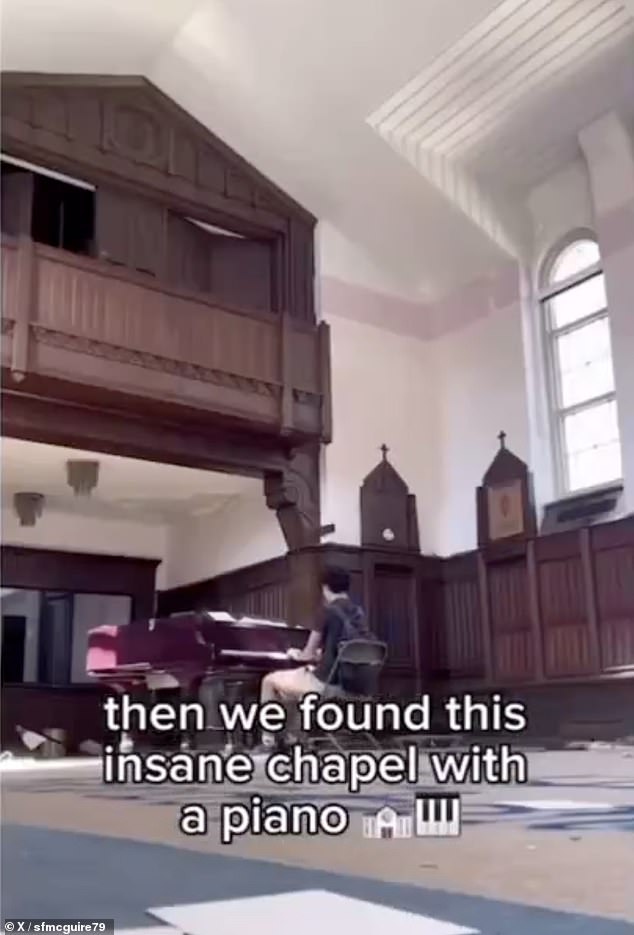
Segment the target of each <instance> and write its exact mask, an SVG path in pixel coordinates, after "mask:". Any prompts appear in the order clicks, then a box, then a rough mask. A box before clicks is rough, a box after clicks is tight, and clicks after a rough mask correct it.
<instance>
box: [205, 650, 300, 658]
mask: <svg viewBox="0 0 634 935" xmlns="http://www.w3.org/2000/svg"><path fill="white" fill-rule="evenodd" d="M219 655H220V656H231V657H234V658H235V659H271V660H274V661H277V660H279V661H281V660H282V659H284V660H288V653H267V652H262V651H260V652H258V651H257V650H255V649H221V650H220V653H219Z"/></svg>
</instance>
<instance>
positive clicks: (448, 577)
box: [431, 555, 484, 678]
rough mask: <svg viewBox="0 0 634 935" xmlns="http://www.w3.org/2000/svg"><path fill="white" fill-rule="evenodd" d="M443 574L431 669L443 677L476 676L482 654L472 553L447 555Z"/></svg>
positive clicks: (479, 670) (476, 573)
mask: <svg viewBox="0 0 634 935" xmlns="http://www.w3.org/2000/svg"><path fill="white" fill-rule="evenodd" d="M442 576H443V577H442V592H441V593H442V615H438V617H437V618H436V626H435V627H433V629H432V642H431V657H432V660H433V666H432V671H433V672H434V674H435V675H436V676H437V677H438V676H440V677H445V678H447V677H449V678H451V677H453V678H460V677H466V676H477V675H479V674H481V672H482V670H483V666H484V657H483V634H482V619H481V613H480V602H479V592H478V572H477V565H476V562H475V557H474V556H473V555H469V556H462V555H459V556H455V557H454V558H451V559H446V560H445V561H444V562H443V573H442Z"/></svg>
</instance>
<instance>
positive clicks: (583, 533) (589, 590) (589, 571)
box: [579, 529, 602, 674]
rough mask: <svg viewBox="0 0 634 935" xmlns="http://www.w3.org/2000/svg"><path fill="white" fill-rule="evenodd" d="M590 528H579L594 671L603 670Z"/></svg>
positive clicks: (589, 640)
mask: <svg viewBox="0 0 634 935" xmlns="http://www.w3.org/2000/svg"><path fill="white" fill-rule="evenodd" d="M590 536H591V532H590V530H589V529H580V530H579V548H580V551H581V566H582V568H583V585H584V590H585V598H586V613H587V627H588V644H589V647H590V661H591V665H592V672H593V673H596V674H598V673H599V672H601V667H602V660H601V636H600V633H599V613H598V610H597V595H596V585H595V580H594V568H593V565H592V543H591V541H590Z"/></svg>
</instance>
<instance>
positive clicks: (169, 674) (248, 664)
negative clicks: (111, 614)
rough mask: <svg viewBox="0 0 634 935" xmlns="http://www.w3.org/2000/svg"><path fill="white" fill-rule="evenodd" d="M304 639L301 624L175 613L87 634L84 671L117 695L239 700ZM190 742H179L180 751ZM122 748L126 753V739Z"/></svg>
mask: <svg viewBox="0 0 634 935" xmlns="http://www.w3.org/2000/svg"><path fill="white" fill-rule="evenodd" d="M308 636H309V631H308V630H306V629H304V628H302V627H289V626H287V625H286V624H285V623H284V622H282V621H277V620H265V619H260V618H254V617H246V616H243V617H234V616H232V615H231V614H229V613H226V612H225V611H204V612H192V613H181V614H173V615H172V616H170V617H158V618H154V619H150V620H140V621H134V622H132V623H130V624H127V625H125V626H118V627H116V626H102V627H97V628H96V629H94V630H91V631H90V632H89V634H88V653H87V660H86V670H87V672H88V674H89V675H91V676H92V677H93V678H94V679H95V680H97V681H99V682H102V683H103V684H105V685H107V686H108V687H110V688H111V689H112V690H113V691H115V692H119V693H122V692H129V693H134V694H140V695H141V696H143V695H147V692H150V693H152V697H156V696H155V695H154V693H155V692H161V691H164V690H170V692H174V691H177V692H178V694H179V695H180V696H181V697H182V698H183V699H187V700H198V699H199V698H200V700H202V701H205V699H206V700H207V701H208V700H209V698H210V697H211V696H212V695H213V697H214V699H215V700H216V701H217V699H218V698H219V697H225V698H226V697H229V698H230V699H231V700H238V695H237V692H239V691H241V690H242V691H243V690H244V688H245V686H250V687H251V689H253V687H254V686H255V687H256V688H257V683H258V679H259V677H260V676H261V675H263V674H264V673H266V672H268V671H270V670H271V669H279V668H283V667H285V666H288V665H297V663H296V662H295V663H293V662H292V661H291V660H289V658H288V655H287V654H288V650H289V649H302V648H303V647H304V646H305V644H306V641H307V639H308ZM228 688H229V689H233V691H229V692H227V689H228ZM192 740H193V738H191V737H189V738H184V739H182V744H181V746H183V747H188V746H191V744H192ZM120 743H121V745H122V747H124V748H127V749H130V748H131V739H130V738H129V737H122V738H120Z"/></svg>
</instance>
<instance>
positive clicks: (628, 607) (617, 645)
mask: <svg viewBox="0 0 634 935" xmlns="http://www.w3.org/2000/svg"><path fill="white" fill-rule="evenodd" d="M610 527H611V529H612V535H611V536H610V534H609V532H608V530H609V529H610ZM610 527H608V526H605V527H596V528H595V529H592V530H591V531H590V538H591V554H592V557H593V571H594V577H595V586H596V599H597V611H598V619H599V634H600V641H601V657H602V664H603V668H604V669H605V670H610V669H620V668H623V667H631V666H632V665H633V664H634V519H633V518H631V517H630V518H629V520H628V521H627V523H623V524H620V525H619V524H610Z"/></svg>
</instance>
